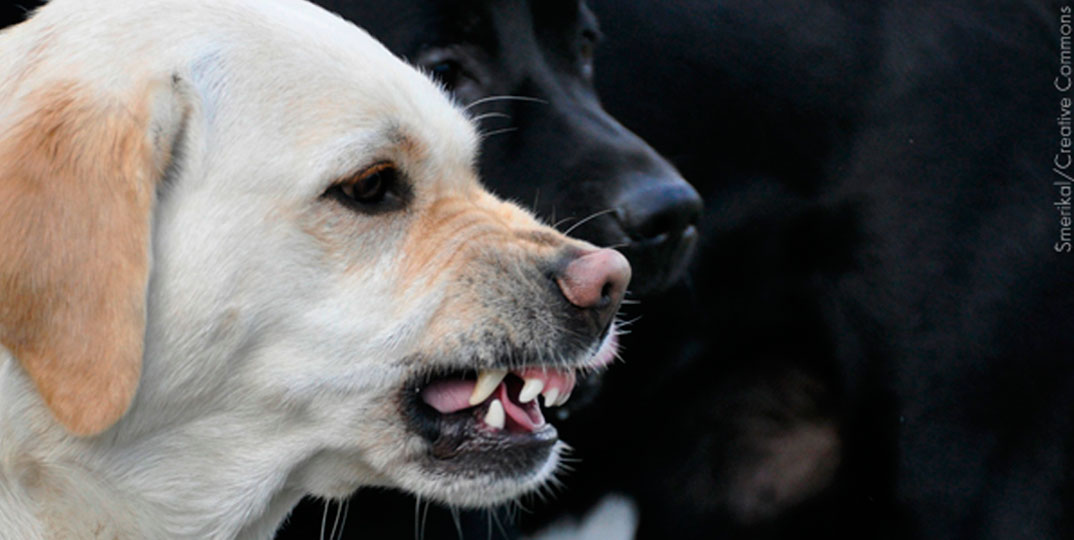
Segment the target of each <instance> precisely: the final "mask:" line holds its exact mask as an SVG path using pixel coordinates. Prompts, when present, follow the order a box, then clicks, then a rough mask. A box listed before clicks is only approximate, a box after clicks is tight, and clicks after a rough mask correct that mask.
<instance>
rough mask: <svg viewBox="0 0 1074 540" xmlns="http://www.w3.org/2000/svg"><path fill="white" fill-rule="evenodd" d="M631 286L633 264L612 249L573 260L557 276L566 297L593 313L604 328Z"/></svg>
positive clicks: (587, 254) (593, 252)
mask: <svg viewBox="0 0 1074 540" xmlns="http://www.w3.org/2000/svg"><path fill="white" fill-rule="evenodd" d="M629 283H630V264H629V263H628V262H627V260H626V258H625V257H623V255H622V254H620V253H619V252H618V251H615V250H613V249H597V250H593V251H590V252H587V253H585V254H584V255H581V256H580V257H576V258H575V259H573V260H571V261H570V262H569V263H568V264H567V266H566V268H564V269H563V270H562V271H561V272H559V274H558V275H557V276H556V284H558V285H559V288H560V290H561V291H562V292H563V296H564V297H565V298H566V299H567V301H569V302H570V303H571V304H573V305H574V306H576V307H578V308H581V309H583V310H586V311H588V312H590V313H592V314H593V315H594V316H595V318H596V320H597V322H598V323H599V326H600V327H601V328H603V327H605V326H607V324H608V323H609V322H610V321H611V318H612V317H613V316H614V315H615V312H616V310H618V309H619V303H620V302H621V301H622V300H623V295H624V294H625V293H626V288H627V284H629Z"/></svg>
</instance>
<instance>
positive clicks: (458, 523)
mask: <svg viewBox="0 0 1074 540" xmlns="http://www.w3.org/2000/svg"><path fill="white" fill-rule="evenodd" d="M451 521H453V522H455V532H456V533H457V534H458V535H459V540H463V538H462V536H463V534H462V519H461V518H460V517H459V509H458V508H455V507H454V506H452V507H451Z"/></svg>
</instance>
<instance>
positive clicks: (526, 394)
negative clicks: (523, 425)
mask: <svg viewBox="0 0 1074 540" xmlns="http://www.w3.org/2000/svg"><path fill="white" fill-rule="evenodd" d="M542 390H544V380H543V379H538V378H532V379H526V384H524V385H522V390H520V391H519V392H518V402H519V403H529V402H531V401H533V400H534V399H536V398H537V396H539V395H541V391H542Z"/></svg>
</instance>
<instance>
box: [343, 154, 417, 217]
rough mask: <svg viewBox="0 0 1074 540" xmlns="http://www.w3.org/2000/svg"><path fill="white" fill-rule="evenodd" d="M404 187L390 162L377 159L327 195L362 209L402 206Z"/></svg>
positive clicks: (397, 172) (349, 205)
mask: <svg viewBox="0 0 1074 540" xmlns="http://www.w3.org/2000/svg"><path fill="white" fill-rule="evenodd" d="M403 187H404V186H402V185H401V183H400V181H399V171H398V169H396V168H395V165H394V164H392V163H387V162H384V163H377V164H376V165H373V166H371V167H369V168H367V169H365V170H363V171H361V172H359V173H358V174H356V175H354V176H353V177H351V178H348V179H346V180H344V181H343V182H340V183H338V184H336V185H335V186H333V187H332V188H331V189H329V190H328V193H326V195H328V196H331V197H332V198H334V199H336V200H338V201H339V202H341V203H343V204H344V205H346V206H348V207H350V208H353V209H355V210H358V211H361V212H364V213H373V212H381V211H389V210H395V209H398V208H401V207H402V203H403V202H404V201H403V195H405V193H404V190H403Z"/></svg>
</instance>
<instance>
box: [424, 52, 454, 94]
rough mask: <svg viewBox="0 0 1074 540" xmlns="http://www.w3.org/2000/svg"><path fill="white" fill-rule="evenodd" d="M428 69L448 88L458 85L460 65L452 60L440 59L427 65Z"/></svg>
mask: <svg viewBox="0 0 1074 540" xmlns="http://www.w3.org/2000/svg"><path fill="white" fill-rule="evenodd" d="M429 71H430V72H431V73H432V75H433V77H435V78H436V79H437V80H438V81H440V82H441V83H443V84H444V86H446V87H448V89H449V90H450V89H453V88H455V87H456V86H458V84H459V78H460V77H462V66H461V65H459V63H458V62H456V61H454V60H448V59H445V60H441V61H439V62H437V63H435V64H433V65H431V66H429Z"/></svg>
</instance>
